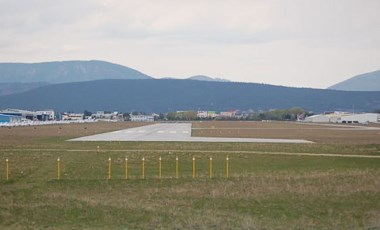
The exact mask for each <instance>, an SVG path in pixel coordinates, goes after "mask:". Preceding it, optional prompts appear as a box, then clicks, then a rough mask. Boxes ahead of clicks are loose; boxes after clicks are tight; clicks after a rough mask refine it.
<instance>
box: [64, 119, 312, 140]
mask: <svg viewBox="0 0 380 230" xmlns="http://www.w3.org/2000/svg"><path fill="white" fill-rule="evenodd" d="M69 141H165V142H166V141H178V142H251V143H313V142H311V141H307V140H298V139H267V138H219V137H192V136H191V123H160V124H153V125H147V126H142V127H137V128H130V129H124V130H119V131H114V132H109V133H102V134H97V135H92V136H85V137H80V138H76V139H71V140H69Z"/></svg>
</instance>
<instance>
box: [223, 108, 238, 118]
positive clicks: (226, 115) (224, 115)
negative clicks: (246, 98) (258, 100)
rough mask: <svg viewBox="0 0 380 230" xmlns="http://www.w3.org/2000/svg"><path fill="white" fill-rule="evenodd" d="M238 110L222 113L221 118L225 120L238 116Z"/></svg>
mask: <svg viewBox="0 0 380 230" xmlns="http://www.w3.org/2000/svg"><path fill="white" fill-rule="evenodd" d="M236 112H237V110H228V111H226V112H220V116H221V117H222V118H223V117H225V118H233V117H235V116H236Z"/></svg>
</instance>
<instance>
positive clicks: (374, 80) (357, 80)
mask: <svg viewBox="0 0 380 230" xmlns="http://www.w3.org/2000/svg"><path fill="white" fill-rule="evenodd" d="M329 89H335V90H345V91H380V70H378V71H374V72H370V73H365V74H361V75H357V76H355V77H352V78H350V79H348V80H345V81H342V82H340V83H337V84H335V85H333V86H331V87H329Z"/></svg>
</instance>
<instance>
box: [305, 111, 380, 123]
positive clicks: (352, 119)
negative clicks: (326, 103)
mask: <svg viewBox="0 0 380 230" xmlns="http://www.w3.org/2000/svg"><path fill="white" fill-rule="evenodd" d="M305 122H314V123H343V124H368V123H380V114H377V113H358V114H352V113H343V112H335V113H329V114H318V115H313V116H310V117H306V118H305Z"/></svg>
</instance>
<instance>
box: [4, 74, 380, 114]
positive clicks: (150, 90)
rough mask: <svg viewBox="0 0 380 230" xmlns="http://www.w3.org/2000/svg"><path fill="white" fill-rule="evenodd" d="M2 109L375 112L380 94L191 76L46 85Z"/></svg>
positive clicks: (12, 97)
mask: <svg viewBox="0 0 380 230" xmlns="http://www.w3.org/2000/svg"><path fill="white" fill-rule="evenodd" d="M0 106H1V107H2V108H1V109H4V108H22V109H31V110H33V109H47V108H52V109H55V110H56V111H61V112H62V111H74V112H83V111H84V110H89V111H97V110H109V111H120V112H130V111H145V112H147V113H148V112H168V111H177V110H189V109H192V110H217V111H223V110H228V109H241V110H247V109H253V110H259V109H261V110H268V109H281V108H290V107H293V106H300V107H302V108H304V109H306V110H309V111H314V112H323V111H331V110H351V109H352V108H355V111H368V112H372V111H374V110H375V109H379V108H380V92H347V91H336V90H323V89H308V88H290V87H281V86H272V85H263V84H255V83H232V82H207V81H193V80H155V79H153V80H98V81H89V82H77V83H65V84H56V85H48V86H43V87H40V88H38V89H34V90H31V91H28V92H24V93H19V94H13V95H7V96H2V97H0Z"/></svg>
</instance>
